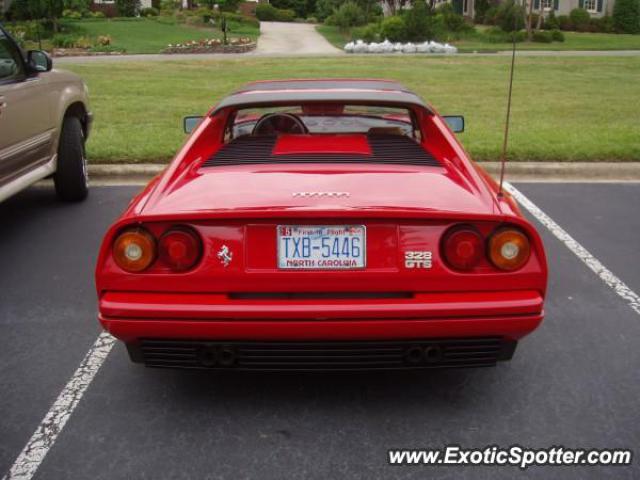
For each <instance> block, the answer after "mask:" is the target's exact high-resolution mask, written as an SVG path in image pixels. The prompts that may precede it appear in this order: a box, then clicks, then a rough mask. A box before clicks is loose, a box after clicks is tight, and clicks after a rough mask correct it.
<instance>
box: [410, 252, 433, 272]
mask: <svg viewBox="0 0 640 480" xmlns="http://www.w3.org/2000/svg"><path fill="white" fill-rule="evenodd" d="M431 266H432V254H431V252H429V251H422V252H418V251H409V252H404V267H405V268H431Z"/></svg>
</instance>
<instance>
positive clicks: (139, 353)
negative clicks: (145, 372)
mask: <svg viewBox="0 0 640 480" xmlns="http://www.w3.org/2000/svg"><path fill="white" fill-rule="evenodd" d="M515 346H516V342H515V341H510V340H506V339H503V338H499V337H475V338H438V339H415V340H398V341H349V342H346V341H345V342H320V341H316V342H249V341H246V342H234V341H227V342H221V341H206V340H182V339H151V338H145V339H141V340H140V341H138V342H136V343H130V344H128V345H127V347H128V349H129V353H130V354H131V357H132V359H133V360H134V361H138V362H144V363H145V364H146V365H147V366H149V367H168V368H213V369H238V370H307V371H308V370H380V369H382V370H395V369H400V370H402V369H422V368H456V367H457V368H460V367H488V366H493V365H495V364H496V362H498V361H500V360H508V359H510V358H511V356H512V355H513V352H514V349H515Z"/></svg>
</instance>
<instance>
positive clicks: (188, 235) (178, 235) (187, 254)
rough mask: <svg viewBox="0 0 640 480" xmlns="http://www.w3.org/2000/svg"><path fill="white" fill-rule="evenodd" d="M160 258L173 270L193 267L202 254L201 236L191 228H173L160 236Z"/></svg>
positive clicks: (181, 270) (178, 270)
mask: <svg viewBox="0 0 640 480" xmlns="http://www.w3.org/2000/svg"><path fill="white" fill-rule="evenodd" d="M159 243H160V244H159V248H158V250H159V258H160V260H161V261H162V262H163V263H164V264H166V265H167V266H168V267H169V268H170V269H171V270H174V271H176V272H184V271H186V270H189V269H190V268H192V267H193V266H194V265H195V264H196V263H197V262H198V260H199V259H200V256H201V254H202V242H201V241H200V237H199V236H198V235H197V234H196V233H195V232H194V231H192V230H191V229H189V228H172V229H171V230H168V231H167V232H165V233H164V234H163V235H162V237H160V242H159Z"/></svg>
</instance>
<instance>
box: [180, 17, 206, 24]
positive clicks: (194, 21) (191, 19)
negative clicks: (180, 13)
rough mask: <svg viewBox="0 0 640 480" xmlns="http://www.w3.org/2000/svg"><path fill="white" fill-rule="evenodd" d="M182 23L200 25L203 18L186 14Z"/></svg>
mask: <svg viewBox="0 0 640 480" xmlns="http://www.w3.org/2000/svg"><path fill="white" fill-rule="evenodd" d="M184 23H186V24H187V25H190V26H196V25H202V24H203V20H202V17H198V16H196V15H187V16H185V17H184Z"/></svg>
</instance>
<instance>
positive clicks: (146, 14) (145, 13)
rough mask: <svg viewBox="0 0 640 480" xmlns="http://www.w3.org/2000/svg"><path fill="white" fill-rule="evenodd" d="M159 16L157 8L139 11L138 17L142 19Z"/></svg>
mask: <svg viewBox="0 0 640 480" xmlns="http://www.w3.org/2000/svg"><path fill="white" fill-rule="evenodd" d="M159 14H160V12H159V11H158V9H157V8H153V7H148V8H143V9H142V10H140V15H141V16H142V17H157V16H158V15H159Z"/></svg>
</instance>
